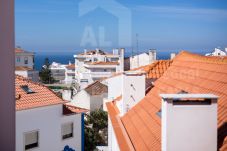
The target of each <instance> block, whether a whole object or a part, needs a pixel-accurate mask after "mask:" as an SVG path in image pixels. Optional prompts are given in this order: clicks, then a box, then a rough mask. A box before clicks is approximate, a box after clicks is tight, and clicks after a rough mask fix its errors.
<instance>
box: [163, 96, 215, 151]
mask: <svg viewBox="0 0 227 151" xmlns="http://www.w3.org/2000/svg"><path fill="white" fill-rule="evenodd" d="M161 97H162V98H163V100H162V110H161V119H162V120H161V121H162V124H161V126H162V150H163V151H192V150H193V151H214V150H217V137H214V136H217V97H216V96H214V95H209V94H207V95H206V94H164V95H161ZM197 99H198V101H196V100H197ZM201 99H207V101H206V100H204V101H201ZM190 100H192V101H190Z"/></svg>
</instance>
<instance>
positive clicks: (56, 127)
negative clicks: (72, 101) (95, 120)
mask: <svg viewBox="0 0 227 151" xmlns="http://www.w3.org/2000/svg"><path fill="white" fill-rule="evenodd" d="M69 122H73V123H74V132H73V135H74V137H73V138H69V139H65V140H62V136H61V125H62V124H64V123H69ZM34 130H38V131H39V147H38V148H34V149H32V151H62V150H63V149H64V146H65V145H69V146H70V147H71V148H73V149H75V150H76V151H80V150H81V114H76V115H70V116H63V115H62V105H54V106H48V107H40V108H34V109H30V110H22V111H17V112H16V151H24V136H23V134H24V133H25V132H30V131H34Z"/></svg>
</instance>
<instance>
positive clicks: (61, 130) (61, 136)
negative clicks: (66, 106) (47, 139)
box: [61, 122, 74, 141]
mask: <svg viewBox="0 0 227 151" xmlns="http://www.w3.org/2000/svg"><path fill="white" fill-rule="evenodd" d="M68 124H72V136H70V137H67V138H64V137H63V136H64V135H63V129H62V127H63V126H64V125H68ZM73 137H74V122H67V123H63V124H62V125H61V139H62V140H63V141H64V140H68V139H72V138H73Z"/></svg>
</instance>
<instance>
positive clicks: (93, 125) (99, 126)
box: [85, 109, 108, 151]
mask: <svg viewBox="0 0 227 151" xmlns="http://www.w3.org/2000/svg"><path fill="white" fill-rule="evenodd" d="M85 119H86V120H85V151H93V150H95V148H96V146H99V145H107V126H108V115H107V112H105V111H103V110H101V109H99V110H95V111H93V112H91V113H90V115H86V118H85Z"/></svg>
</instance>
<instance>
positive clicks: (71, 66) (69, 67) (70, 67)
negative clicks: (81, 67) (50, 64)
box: [66, 64, 75, 70]
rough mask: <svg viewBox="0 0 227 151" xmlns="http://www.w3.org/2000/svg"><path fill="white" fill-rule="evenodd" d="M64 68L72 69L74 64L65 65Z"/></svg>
mask: <svg viewBox="0 0 227 151" xmlns="http://www.w3.org/2000/svg"><path fill="white" fill-rule="evenodd" d="M66 68H68V69H72V70H73V69H75V64H70V65H67V66H66Z"/></svg>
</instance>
